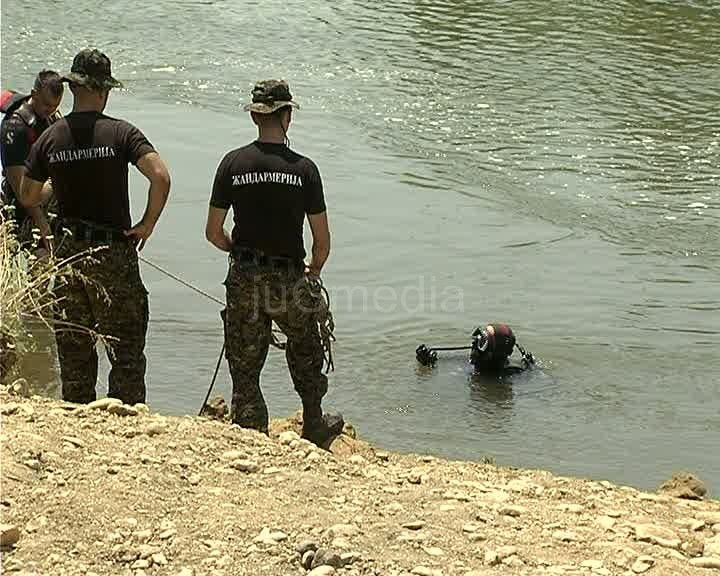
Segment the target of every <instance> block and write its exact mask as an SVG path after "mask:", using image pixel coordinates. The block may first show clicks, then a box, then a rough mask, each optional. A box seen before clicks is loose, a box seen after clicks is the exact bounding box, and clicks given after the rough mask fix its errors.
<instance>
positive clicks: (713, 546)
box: [703, 534, 720, 558]
mask: <svg viewBox="0 0 720 576" xmlns="http://www.w3.org/2000/svg"><path fill="white" fill-rule="evenodd" d="M703 556H717V557H718V558H720V534H718V535H717V536H713V537H712V538H710V539H708V540H705V547H704V548H703Z"/></svg>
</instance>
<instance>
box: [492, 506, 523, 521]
mask: <svg viewBox="0 0 720 576" xmlns="http://www.w3.org/2000/svg"><path fill="white" fill-rule="evenodd" d="M499 512H500V514H502V515H503V516H512V517H513V518H518V517H520V516H522V515H523V514H525V512H526V509H525V508H523V507H522V506H503V507H502V508H500V510H499Z"/></svg>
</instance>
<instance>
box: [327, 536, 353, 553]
mask: <svg viewBox="0 0 720 576" xmlns="http://www.w3.org/2000/svg"><path fill="white" fill-rule="evenodd" d="M330 546H332V547H333V548H336V549H339V550H349V549H350V548H352V544H351V543H350V540H348V539H347V538H343V537H342V536H340V537H338V538H333V541H332V542H330Z"/></svg>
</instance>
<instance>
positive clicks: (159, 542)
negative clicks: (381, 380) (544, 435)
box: [0, 392, 720, 576]
mask: <svg viewBox="0 0 720 576" xmlns="http://www.w3.org/2000/svg"><path fill="white" fill-rule="evenodd" d="M0 402H1V405H2V407H1V412H2V436H1V440H2V453H1V455H2V460H1V461H0V462H1V465H2V468H1V471H0V472H1V478H2V495H1V498H0V512H1V513H2V519H1V520H0V522H2V524H3V526H2V544H3V546H4V548H5V551H4V552H2V568H3V573H8V574H18V575H19V574H25V575H30V574H42V575H45V574H47V575H57V576H62V575H76V574H77V575H80V574H82V575H93V574H94V575H95V576H105V575H108V576H109V575H113V576H115V575H128V576H154V575H157V576H164V575H168V576H204V575H207V576H236V575H248V576H249V575H253V576H265V575H273V576H274V575H278V576H281V575H282V576H285V575H294V574H297V575H298V576H301V575H304V574H310V575H312V576H323V575H329V574H337V575H338V576H345V575H347V576H365V575H368V576H369V575H373V576H380V575H382V576H401V575H402V576H411V575H415V576H454V575H458V576H493V575H518V576H519V575H528V576H531V575H532V576H535V575H539V576H540V575H558V576H559V575H567V576H570V575H578V576H580V575H588V576H591V575H602V576H610V575H618V576H619V575H634V574H648V575H667V576H685V575H687V576H689V575H702V574H708V576H713V575H714V574H718V575H720V502H718V501H713V500H710V501H693V500H686V499H678V498H672V497H670V496H667V495H660V494H653V493H645V492H641V491H638V490H636V489H634V488H630V487H626V486H615V485H613V484H611V483H609V482H596V481H589V480H582V479H576V478H565V477H560V476H554V475H552V474H550V473H548V472H544V471H539V470H515V469H508V468H498V467H496V466H494V465H492V464H482V463H471V462H454V461H447V460H442V459H438V458H434V457H430V456H417V455H400V454H389V453H384V452H380V451H377V450H375V449H374V448H373V447H371V446H369V445H367V444H365V443H363V442H361V441H358V440H356V439H353V438H352V437H351V436H345V435H344V436H342V437H340V438H339V439H338V440H336V441H335V442H334V443H333V445H332V446H331V447H330V448H331V450H332V452H327V451H325V450H321V449H318V448H316V447H315V446H313V445H312V444H310V443H308V442H306V441H304V440H301V439H300V438H299V437H298V436H297V434H296V433H295V432H294V431H293V430H292V428H293V422H284V423H280V424H276V425H275V427H274V433H273V434H271V437H270V438H268V437H266V436H263V435H261V434H258V433H256V432H253V431H249V430H244V429H241V428H238V427H236V426H231V425H229V424H227V423H224V422H219V421H214V420H207V419H201V418H195V417H183V418H178V417H166V416H163V415H160V414H153V413H151V412H150V411H149V410H148V409H147V407H145V406H143V405H138V406H136V407H129V406H122V405H119V404H115V403H113V402H112V401H99V402H98V403H96V404H95V405H94V406H89V407H78V406H76V405H72V404H65V403H61V402H57V401H53V400H49V399H44V398H38V397H33V398H31V399H26V398H21V397H18V396H9V395H8V394H7V393H4V392H3V393H0Z"/></svg>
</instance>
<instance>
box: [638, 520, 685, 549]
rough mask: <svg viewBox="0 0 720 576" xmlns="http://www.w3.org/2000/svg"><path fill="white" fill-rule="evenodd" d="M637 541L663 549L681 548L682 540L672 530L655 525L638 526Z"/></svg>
mask: <svg viewBox="0 0 720 576" xmlns="http://www.w3.org/2000/svg"><path fill="white" fill-rule="evenodd" d="M634 528H635V539H636V540H639V541H640V542H650V543H651V544H657V545H658V546H662V547H663V548H680V544H681V542H680V539H679V538H678V537H677V534H675V533H674V532H673V531H672V530H670V529H668V528H664V527H662V526H656V525H655V524H636V525H635V526H634Z"/></svg>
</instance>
